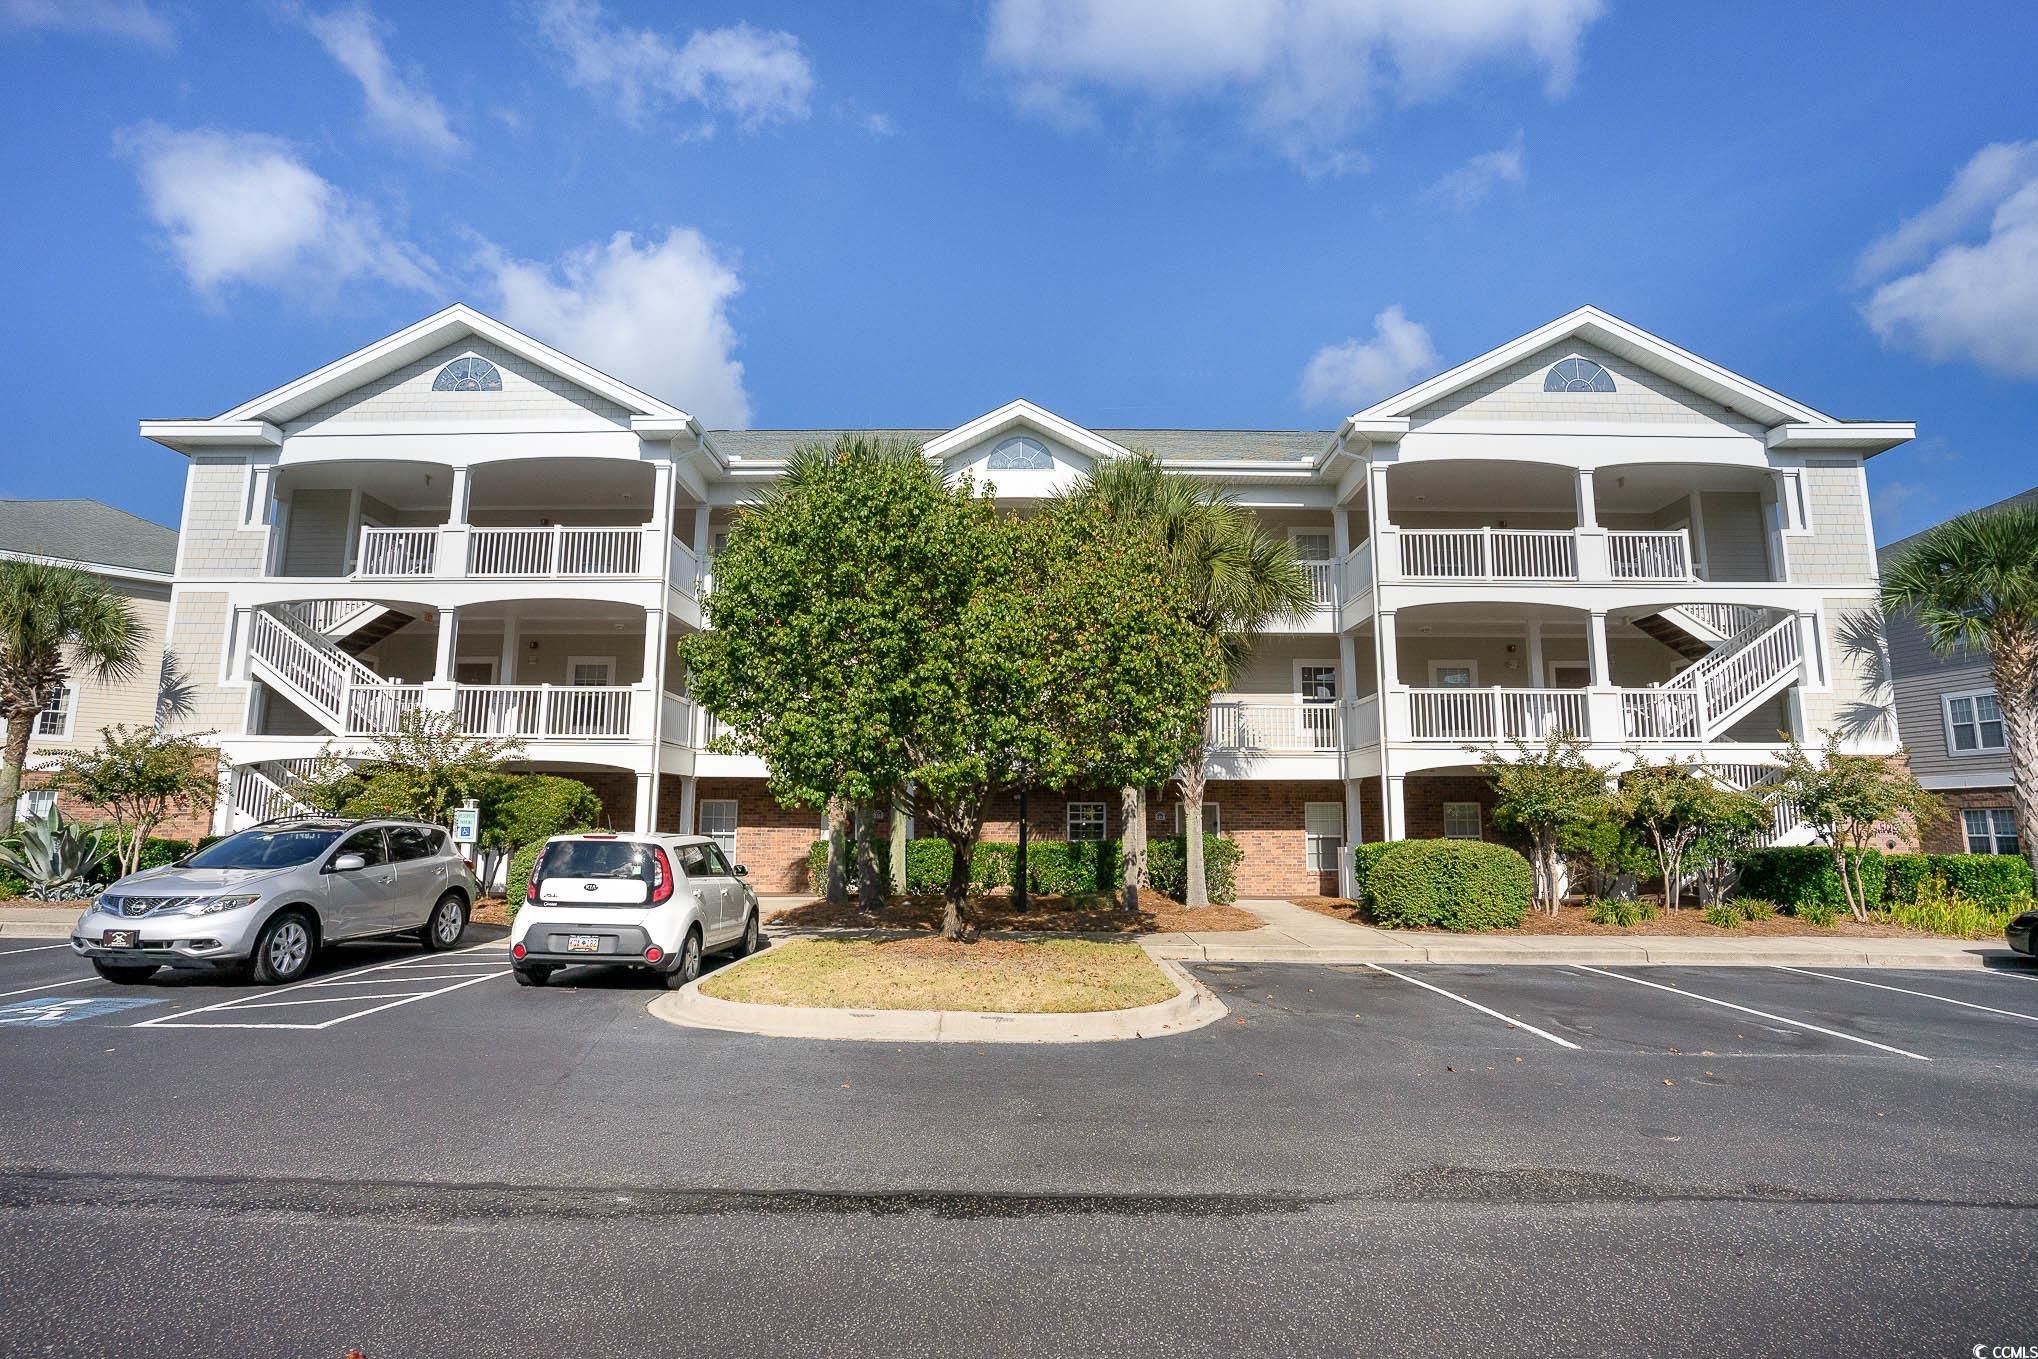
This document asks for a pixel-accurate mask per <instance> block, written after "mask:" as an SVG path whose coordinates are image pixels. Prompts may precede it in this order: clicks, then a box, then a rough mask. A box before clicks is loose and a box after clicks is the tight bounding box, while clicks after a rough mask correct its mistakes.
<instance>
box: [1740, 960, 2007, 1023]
mask: <svg viewBox="0 0 2038 1359" xmlns="http://www.w3.org/2000/svg"><path fill="white" fill-rule="evenodd" d="M1770 966H1772V967H1774V968H1775V969H1776V970H1777V971H1779V972H1795V973H1797V974H1798V975H1799V976H1800V977H1824V978H1825V979H1826V980H1827V981H1837V982H1852V983H1853V984H1854V985H1856V986H1872V987H1874V988H1875V989H1876V990H1878V991H1894V992H1896V993H1897V994H1898V995H1904V996H1920V997H1922V998H1924V999H1925V1000H1937V1001H1943V1002H1944V1003H1945V1004H1947V1005H1958V1006H1959V1007H1960V1008H1961V1009H1963V1010H1984V1011H1986V1012H1988V1013H1989V1014H1992V1015H2008V1016H2009V1017H2010V1018H2011V1019H2028V1020H2031V1021H2032V1022H2033V1023H2038V1015H2027V1014H2025V1013H2024V1012H2023V1011H2022V1010H1998V1009H1997V1008H1996V1007H1995V1006H1993V1005H1977V1004H1975V1003H1974V1002H1973V1001H1971V1000H1955V999H1954V998H1953V997H1951V996H1942V995H1938V994H1936V993H1935V992H1931V991H1913V990H1911V989H1910V988H1909V987H1908V986H1890V985H1888V984H1887V983H1884V982H1872V981H1863V980H1861V978H1859V977H1838V976H1835V975H1833V974H1832V973H1831V972H1814V971H1812V970H1811V969H1810V968H1808V967H1790V966H1787V965H1785V964H1783V963H1772V964H1770Z"/></svg>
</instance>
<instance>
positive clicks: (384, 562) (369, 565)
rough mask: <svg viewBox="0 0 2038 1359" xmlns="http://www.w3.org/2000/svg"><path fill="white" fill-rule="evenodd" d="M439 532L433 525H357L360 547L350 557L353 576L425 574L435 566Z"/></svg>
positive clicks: (434, 568)
mask: <svg viewBox="0 0 2038 1359" xmlns="http://www.w3.org/2000/svg"><path fill="white" fill-rule="evenodd" d="M438 560H439V531H438V530H437V529H435V528H376V527H374V526H373V525H368V524H364V525H362V527H361V550H360V554H359V555H358V556H357V557H355V559H354V574H355V575H357V576H381V577H402V576H429V575H432V574H433V573H434V572H435V571H436V570H437V567H438Z"/></svg>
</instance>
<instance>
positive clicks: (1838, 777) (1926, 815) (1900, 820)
mask: <svg viewBox="0 0 2038 1359" xmlns="http://www.w3.org/2000/svg"><path fill="white" fill-rule="evenodd" d="M1777 766H1778V768H1777V775H1776V793H1775V797H1776V799H1777V800H1778V801H1779V802H1782V803H1784V804H1785V805H1787V806H1789V807H1792V808H1794V809H1795V810H1796V812H1797V814H1798V816H1799V817H1800V818H1802V819H1803V821H1804V823H1805V825H1807V826H1809V827H1811V828H1812V832H1813V833H1814V834H1815V835H1817V836H1818V838H1819V839H1820V840H1821V841H1823V842H1824V843H1825V845H1826V848H1827V849H1829V850H1830V851H1831V852H1832V855H1833V871H1834V872H1835V873H1837V874H1838V875H1839V878H1840V891H1841V894H1842V895H1843V896H1844V897H1845V898H1846V901H1847V910H1848V911H1849V912H1850V913H1851V914H1852V915H1853V917H1854V918H1855V919H1856V920H1866V919H1868V913H1869V911H1870V910H1871V909H1873V908H1874V907H1875V905H1876V903H1875V902H1873V901H1871V900H1869V897H1868V889H1867V886H1866V884H1865V883H1864V882H1863V880H1862V876H1861V861H1862V858H1863V857H1864V856H1865V855H1866V854H1867V853H1868V851H1869V850H1870V849H1873V848H1874V847H1875V841H1876V840H1877V838H1878V837H1885V836H1899V835H1900V836H1905V837H1909V836H1911V835H1913V834H1915V833H1916V832H1917V831H1918V829H1919V828H1921V827H1923V826H1927V825H1929V824H1931V823H1932V822H1933V821H1935V820H1937V819H1938V818H1940V817H1942V816H1944V815H1945V810H1944V808H1942V807H1941V806H1940V803H1939V799H1938V798H1937V797H1936V796H1934V795H1933V794H1932V793H1930V792H1929V791H1927V790H1926V789H1925V788H1923V787H1921V786H1920V785H1919V783H1918V781H1917V779H1916V778H1914V777H1912V775H1911V771H1910V769H1909V768H1908V767H1907V766H1905V765H1904V764H1902V763H1900V762H1898V761H1895V760H1886V759H1883V758H1882V757H1881V756H1879V755H1848V754H1843V753H1842V752H1841V750H1840V738H1839V735H1838V734H1837V733H1833V732H1828V733H1827V734H1826V743H1825V746H1824V747H1823V748H1822V749H1821V750H1820V751H1819V752H1818V753H1817V754H1813V753H1811V752H1809V751H1807V750H1805V749H1804V748H1803V747H1802V746H1800V745H1798V744H1797V743H1796V742H1795V741H1793V742H1791V744H1790V749H1789V750H1787V751H1785V752H1784V754H1783V755H1782V756H1781V757H1779V758H1778V760H1777Z"/></svg>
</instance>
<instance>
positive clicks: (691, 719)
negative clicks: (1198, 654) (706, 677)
mask: <svg viewBox="0 0 2038 1359" xmlns="http://www.w3.org/2000/svg"><path fill="white" fill-rule="evenodd" d="M659 700H660V701H659V704H658V739H659V740H661V741H670V742H672V743H673V744H674V745H680V746H690V745H692V744H693V734H694V726H695V723H696V722H697V720H698V719H697V718H696V717H695V712H696V711H697V710H696V709H695V708H694V704H693V700H692V699H690V698H683V697H681V696H680V695H678V694H661V695H659Z"/></svg>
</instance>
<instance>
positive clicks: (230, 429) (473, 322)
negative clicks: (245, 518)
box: [141, 302, 692, 447]
mask: <svg viewBox="0 0 2038 1359" xmlns="http://www.w3.org/2000/svg"><path fill="white" fill-rule="evenodd" d="M468 338H474V339H481V340H486V341H488V342H489V343H491V344H495V345H499V346H500V347H502V348H503V349H506V350H508V351H509V352H510V353H512V354H515V355H516V356H517V357H519V358H522V359H525V360H528V361H529V362H530V363H532V364H535V365H536V366H538V367H540V368H543V369H546V370H547V371H549V372H551V373H554V374H556V375H557V376H558V377H560V378H561V379H563V380H565V381H567V382H571V383H573V384H574V385H576V386H579V387H583V388H585V389H587V390H588V391H590V392H594V393H596V394H597V395H600V396H603V397H606V398H607V399H608V400H610V401H613V402H615V403H616V404H617V405H618V406H621V407H622V408H623V409H625V410H626V411H628V412H629V413H630V415H631V416H632V417H633V424H634V423H636V422H637V421H639V420H641V421H643V422H644V423H645V424H646V425H647V426H652V427H655V428H658V429H662V430H665V431H667V432H670V430H671V429H672V428H673V427H675V426H680V425H690V424H691V422H692V417H691V416H689V415H688V414H687V413H686V412H685V411H683V410H681V409H679V407H677V406H674V405H672V404H671V403H669V402H666V401H661V400H660V399H659V398H657V397H655V396H652V395H651V394H650V393H648V392H643V391H639V390H638V389H637V388H635V387H632V386H630V385H629V384H628V383H626V382H623V381H621V380H619V379H617V378H613V377H610V376H609V375H608V374H607V373H604V372H602V371H601V370H600V369H598V368H594V367H591V366H589V365H588V364H585V363H582V362H581V361H580V360H579V359H576V358H574V357H573V356H571V355H570V354H564V353H561V352H560V351H559V350H557V349H554V348H552V346H550V345H548V344H545V343H543V342H542V341H539V340H534V339H532V338H531V337H530V336H528V335H526V334H524V333H523V332H522V331H520V330H517V329H515V328H513V327H511V326H508V325H505V324H504V323H502V322H501V321H498V320H496V319H495V318H494V317H493V316H489V315H487V314H486V313H484V312H480V311H476V310H475V309H474V308H473V307H470V306H468V305H467V304H466V303H464V302H455V303H454V304H453V305H452V306H450V307H447V308H445V309H444V310H442V311H437V312H434V313H432V314H431V315H430V316H427V317H425V318H424V319H423V320H421V321H417V322H414V323H413V324H411V325H408V326H405V327H404V328H403V329H402V330H399V331H397V332H395V333H394V334H391V335H385V336H383V337H382V338H381V339H379V340H377V341H375V342H374V343H372V344H368V345H364V346H362V347H361V348H359V349H357V350H355V351H354V352H353V353H351V354H348V355H345V356H344V357H342V358H338V359H335V360H333V361H332V362H331V363H328V364H326V365H325V366H324V367H322V368H316V369H314V370H312V371H311V372H309V373H306V374H305V375H304V376H302V377H298V378H293V379H291V380H290V381H289V382H286V383H284V384H283V385H282V386H280V387H274V388H271V389H270V390H269V391H266V392H264V393H262V394H261V395H260V396H257V397H253V398H251V399H249V400H247V401H243V402H242V403H241V404H240V405H238V406H235V407H234V408H233V409H231V410H227V411H222V412H221V413H220V414H218V415H215V416H212V417H211V418H209V419H201V420H144V421H142V424H141V432H142V434H143V435H144V436H146V437H148V438H151V439H154V440H156V441H157V442H158V443H164V444H168V445H170V446H171V447H183V446H190V445H194V444H200V445H202V444H208V443H251V442H252V443H270V444H274V443H277V442H280V435H279V434H278V433H277V432H276V430H275V426H277V425H280V424H282V423H284V422H285V421H288V420H293V419H295V418H297V417H298V416H300V415H303V414H304V413H305V412H307V411H310V410H313V409H315V408H317V407H319V406H322V405H324V404H325V403H326V402H328V401H330V400H332V399H333V398H335V397H337V396H341V395H343V394H345V393H346V392H349V391H352V390H353V389H354V388H356V387H359V386H361V385H362V384H363V383H367V382H373V381H374V380H375V379H377V378H379V377H382V376H384V375H385V374H388V373H392V372H394V371H396V370H397V369H398V368H401V367H403V366H404V365H405V364H408V363H412V362H414V361H416V360H418V359H421V358H424V357H425V356H426V355H428V354H432V353H434V352H436V351H437V350H440V349H443V348H445V347H446V346H448V345H452V344H457V343H459V342H460V341H461V340H463V339H468Z"/></svg>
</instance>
